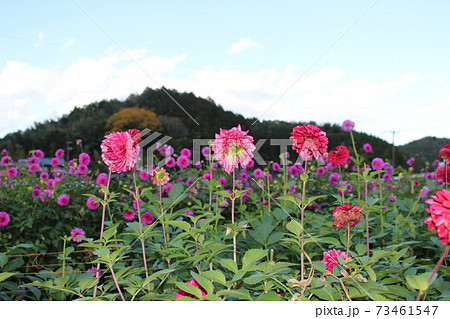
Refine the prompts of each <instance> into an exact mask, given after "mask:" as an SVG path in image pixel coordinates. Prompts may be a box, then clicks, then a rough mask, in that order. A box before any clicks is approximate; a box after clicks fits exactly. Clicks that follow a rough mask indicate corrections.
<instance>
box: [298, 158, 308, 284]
mask: <svg viewBox="0 0 450 319" xmlns="http://www.w3.org/2000/svg"><path fill="white" fill-rule="evenodd" d="M307 168H308V160H307V159H306V160H305V171H304V173H305V174H307ZM306 181H307V179H304V180H303V188H302V206H301V208H300V224H301V226H302V233H301V237H300V247H301V250H302V252H301V254H300V263H301V280H302V281H303V279H304V276H305V255H304V250H303V248H304V245H305V238H304V236H305V231H304V228H303V226H304V215H305V209H306V205H305V198H306Z"/></svg>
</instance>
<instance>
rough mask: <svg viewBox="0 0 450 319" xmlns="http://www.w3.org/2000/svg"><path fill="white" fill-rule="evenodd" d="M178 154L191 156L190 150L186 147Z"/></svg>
mask: <svg viewBox="0 0 450 319" xmlns="http://www.w3.org/2000/svg"><path fill="white" fill-rule="evenodd" d="M180 155H182V156H186V157H191V150H190V149H188V148H183V149H182V150H181V152H180Z"/></svg>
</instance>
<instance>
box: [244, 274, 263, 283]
mask: <svg viewBox="0 0 450 319" xmlns="http://www.w3.org/2000/svg"><path fill="white" fill-rule="evenodd" d="M264 278H265V276H264V275H261V274H256V275H251V276H250V277H247V278H244V282H245V283H246V284H248V285H256V284H257V283H259V282H261V281H263V280H264Z"/></svg>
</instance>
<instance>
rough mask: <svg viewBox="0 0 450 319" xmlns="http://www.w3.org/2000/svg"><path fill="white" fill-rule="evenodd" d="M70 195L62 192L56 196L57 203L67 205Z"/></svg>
mask: <svg viewBox="0 0 450 319" xmlns="http://www.w3.org/2000/svg"><path fill="white" fill-rule="evenodd" d="M69 202H70V197H69V196H68V195H66V194H63V195H61V196H59V197H58V205H59V206H67V205H69Z"/></svg>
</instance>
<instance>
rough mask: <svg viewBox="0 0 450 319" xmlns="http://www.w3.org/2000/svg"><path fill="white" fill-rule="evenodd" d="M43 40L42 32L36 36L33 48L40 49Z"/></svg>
mask: <svg viewBox="0 0 450 319" xmlns="http://www.w3.org/2000/svg"><path fill="white" fill-rule="evenodd" d="M43 40H44V32H42V31H39V34H38V41H37V42H36V43H35V44H34V46H35V47H36V48H38V47H40V46H41V45H42V42H43Z"/></svg>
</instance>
